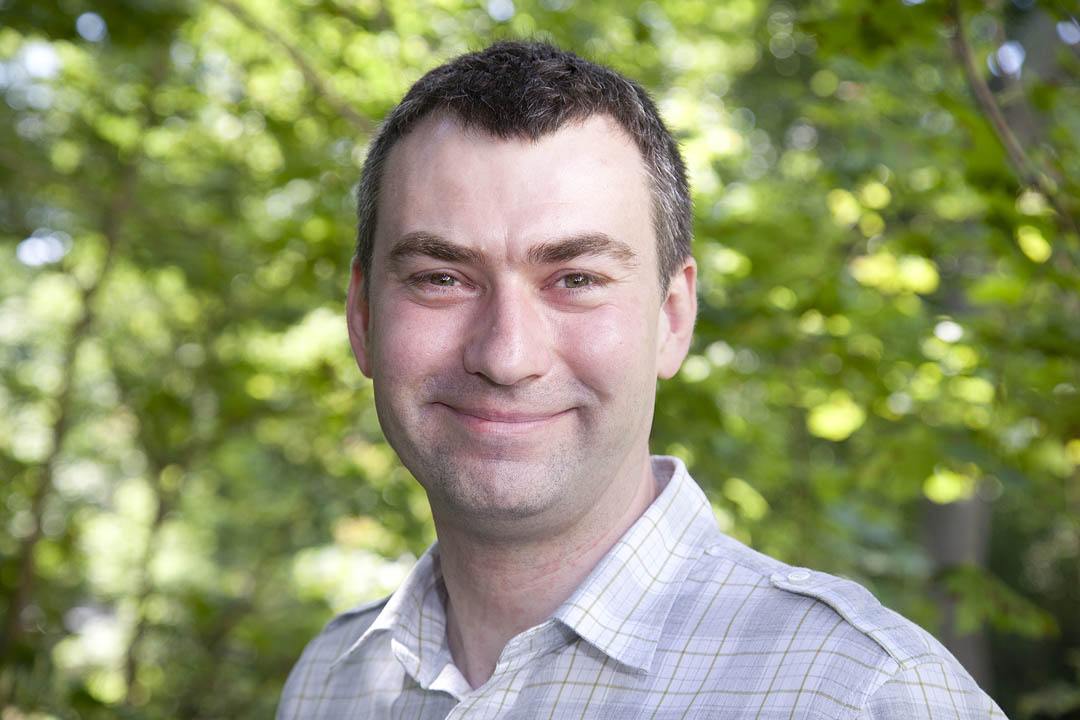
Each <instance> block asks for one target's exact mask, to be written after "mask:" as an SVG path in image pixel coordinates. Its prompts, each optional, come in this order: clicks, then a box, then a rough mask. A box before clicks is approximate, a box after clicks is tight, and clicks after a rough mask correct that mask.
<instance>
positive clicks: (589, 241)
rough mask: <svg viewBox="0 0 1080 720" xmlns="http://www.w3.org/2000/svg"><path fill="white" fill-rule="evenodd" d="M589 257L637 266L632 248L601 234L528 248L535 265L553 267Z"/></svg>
mask: <svg viewBox="0 0 1080 720" xmlns="http://www.w3.org/2000/svg"><path fill="white" fill-rule="evenodd" d="M591 255H607V256H608V257H611V258H612V259H614V260H618V261H619V262H621V263H622V264H623V265H626V266H627V267H636V266H637V253H636V252H634V249H633V248H631V247H630V246H629V245H628V244H626V243H625V242H623V241H622V240H616V239H615V238H613V237H611V236H610V235H607V234H605V233H601V232H596V233H585V234H583V235H573V236H571V237H568V238H561V239H559V240H552V241H550V242H546V243H541V244H540V245H536V246H534V247H532V248H529V253H528V259H529V262H531V263H535V264H537V265H554V264H556V263H562V262H566V261H567V260H573V259H575V258H579V257H586V256H591Z"/></svg>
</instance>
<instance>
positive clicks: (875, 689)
mask: <svg viewBox="0 0 1080 720" xmlns="http://www.w3.org/2000/svg"><path fill="white" fill-rule="evenodd" d="M685 594H686V595H687V596H688V597H687V600H688V601H689V602H690V603H691V605H692V606H696V607H699V608H700V607H708V608H709V610H708V611H707V612H706V614H705V616H702V618H701V624H700V626H699V627H702V628H709V629H707V630H705V633H706V634H707V635H710V636H712V637H713V638H714V640H719V641H720V642H722V643H723V644H724V645H726V649H725V650H724V652H725V653H731V654H734V655H735V656H742V657H743V658H744V659H745V662H744V663H743V666H745V665H746V664H747V663H751V664H757V665H760V666H761V667H760V668H758V671H759V672H761V673H765V674H766V675H768V676H771V677H774V678H778V679H781V678H782V679H783V681H785V682H790V683H792V684H793V686H794V687H797V688H800V692H803V691H804V689H812V691H813V692H814V693H816V694H817V695H818V696H820V697H822V698H828V699H829V703H830V704H831V705H833V706H834V707H832V709H831V710H829V712H828V713H827V715H826V716H832V717H841V716H847V717H853V718H854V717H858V718H864V717H865V718H901V717H904V718H912V717H914V718H918V717H928V716H936V715H938V714H939V713H938V710H940V709H943V708H948V709H949V715H948V716H950V717H952V716H959V717H965V718H966V717H975V716H976V715H977V716H979V717H1004V715H1003V714H1001V711H1000V710H998V709H997V706H996V705H994V704H993V702H992V701H991V700H990V699H989V698H988V697H987V696H986V695H985V693H983V692H982V691H981V690H980V689H979V687H978V685H977V684H976V683H975V682H974V680H972V679H971V677H970V675H968V673H967V672H966V671H965V670H964V669H963V667H961V665H960V664H959V663H958V662H957V661H956V659H955V658H953V656H952V655H951V654H950V653H949V651H948V650H946V649H945V648H944V646H942V645H941V643H939V642H938V641H937V640H936V639H935V638H934V637H933V636H932V635H930V634H929V633H928V632H926V631H925V630H923V629H922V628H921V627H919V626H918V625H916V624H915V623H913V622H911V621H909V620H907V619H906V618H904V617H902V616H900V615H899V614H897V613H895V612H893V611H892V610H889V609H888V608H886V607H884V606H883V605H882V604H881V603H880V602H878V600H877V599H876V598H875V597H874V596H873V595H872V594H871V593H870V592H869V591H868V590H866V588H864V587H862V586H861V585H859V584H857V583H854V582H851V581H850V580H844V579H842V578H839V577H836V576H833V575H829V574H828V573H822V572H816V571H813V570H808V569H806V568H798V567H792V566H790V565H786V564H784V563H782V562H780V561H778V560H775V559H773V558H770V557H768V556H766V555H763V554H761V553H758V552H756V551H754V550H752V549H750V548H748V547H746V546H745V545H743V544H742V543H739V542H738V541H736V540H734V539H732V538H729V537H726V536H723V535H716V536H714V537H713V538H710V540H709V542H707V543H706V544H705V546H704V548H703V553H702V555H701V557H700V559H699V560H698V562H697V563H696V566H695V568H694V569H693V571H692V572H691V573H690V576H689V578H688V582H687V585H686V587H685ZM916 701H918V703H921V704H920V705H918V706H917V707H916V706H915V705H913V703H916ZM964 708H966V709H968V710H970V712H969V713H968V712H962V709H964ZM995 713H996V714H995ZM808 716H809V715H808Z"/></svg>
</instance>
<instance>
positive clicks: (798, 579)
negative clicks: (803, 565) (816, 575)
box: [787, 570, 810, 585]
mask: <svg viewBox="0 0 1080 720" xmlns="http://www.w3.org/2000/svg"><path fill="white" fill-rule="evenodd" d="M809 580H810V572H809V571H808V570H792V571H791V572H789V573H788V576H787V581H788V582H789V583H791V584H792V585H805V584H806V583H807V582H808V581H809Z"/></svg>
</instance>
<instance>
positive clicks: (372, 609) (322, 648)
mask: <svg viewBox="0 0 1080 720" xmlns="http://www.w3.org/2000/svg"><path fill="white" fill-rule="evenodd" d="M390 597H391V596H389V595H388V596H386V597H383V598H379V599H378V600H373V601H371V602H368V603H364V604H363V605H357V606H356V607H354V608H351V609H349V610H346V611H345V612H343V613H341V614H340V615H337V616H335V617H334V618H333V619H332V620H330V622H328V623H327V624H326V625H325V626H324V627H323V629H322V632H320V633H319V634H318V635H316V636H315V637H314V638H313V639H312V640H311V642H309V643H308V644H307V647H306V648H304V652H303V654H302V655H301V656H300V660H299V662H297V667H296V668H294V669H293V672H294V673H295V672H296V670H297V669H298V668H299V667H300V666H301V665H304V664H306V663H309V662H312V661H315V662H325V663H333V662H334V661H335V660H337V659H338V658H339V657H341V655H342V654H343V653H344V652H345V651H346V650H348V649H349V646H351V645H352V644H353V643H354V642H356V641H357V640H359V639H360V638H361V637H362V636H363V634H364V633H365V632H367V630H368V628H369V627H371V624H372V623H373V622H375V618H377V617H378V616H379V613H380V612H382V609H383V608H384V607H385V606H386V603H387V601H389V599H390Z"/></svg>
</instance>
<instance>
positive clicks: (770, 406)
mask: <svg viewBox="0 0 1080 720" xmlns="http://www.w3.org/2000/svg"><path fill="white" fill-rule="evenodd" d="M1069 12H1070V11H1069V9H1068V8H1067V7H1066V6H1065V5H1063V4H1054V3H1047V4H1038V3H1036V2H1034V1H1033V0H987V1H986V2H981V1H980V2H968V1H966V0H964V1H962V2H955V3H954V2H939V1H938V0H925V2H920V1H919V0H903V1H902V0H809V1H805V2H798V3H791V4H789V3H786V2H783V1H781V0H777V1H775V2H774V1H770V0H718V1H712V0H710V1H708V2H706V1H705V0H656V1H652V0H649V1H646V2H636V1H614V0H488V1H487V2H486V3H475V2H466V1H465V0H409V1H406V0H301V1H295V0H288V1H287V0H258V1H256V0H210V1H204V2H197V1H195V0H189V1H182V0H114V1H111V2H109V1H105V0H100V1H97V2H92V1H91V0H32V1H30V2H27V1H25V0H0V93H2V95H3V102H0V181H2V185H0V188H2V194H0V255H2V260H0V620H2V626H0V718H2V720H26V719H30V718H34V719H37V720H42V719H45V718H114V717H115V718H147V719H150V718H266V717H270V716H271V714H272V713H273V710H274V708H275V706H276V703H277V696H278V693H279V691H280V688H281V685H282V683H283V681H284V679H285V676H286V674H287V673H288V670H289V668H290V667H291V665H292V663H293V662H294V661H295V659H296V658H297V656H298V655H299V653H300V650H301V648H302V647H303V645H304V643H305V642H306V641H307V640H308V639H309V638H310V637H312V636H313V635H314V634H315V633H316V632H317V631H318V630H319V629H320V627H321V626H322V625H323V624H324V623H325V622H326V621H327V620H328V619H329V618H330V617H331V616H332V614H333V613H335V612H337V611H340V610H343V609H345V608H347V607H349V606H351V605H354V604H356V603H359V602H361V601H364V600H367V599H370V598H373V597H375V596H378V595H380V594H384V593H386V592H388V591H390V590H392V589H393V588H394V587H395V586H396V585H397V584H398V582H399V581H400V580H401V578H402V577H403V575H404V573H405V572H406V571H407V569H408V568H409V567H410V563H411V562H412V561H413V559H414V557H415V556H416V555H418V554H419V553H420V552H422V551H423V549H424V548H425V547H426V545H427V544H428V543H429V542H430V541H431V540H432V539H433V531H432V527H431V523H430V515H429V512H428V510H427V504H426V501H425V498H424V496H423V494H422V493H421V492H420V490H419V489H418V487H417V486H416V484H415V483H414V481H413V480H412V479H411V478H410V477H409V475H408V473H407V472H406V471H405V470H404V469H403V468H401V466H400V465H399V464H398V462H397V460H396V458H395V456H394V454H393V452H392V451H391V450H390V449H389V447H387V445H386V444H385V442H384V441H383V439H382V436H381V434H380V432H379V428H378V423H377V420H376V417H375V412H374V408H373V405H372V401H371V398H372V395H371V386H370V384H369V383H368V381H366V380H365V379H364V378H363V377H362V376H361V375H360V373H359V371H358V370H357V369H356V367H355V365H354V362H353V359H352V357H351V355H350V351H349V348H348V343H347V341H346V333H345V326H344V322H343V304H344V298H345V287H346V282H347V271H348V264H349V258H350V252H351V243H352V238H353V234H354V225H353V209H352V205H353V197H352V188H353V185H354V184H355V182H356V180H357V176H358V170H359V167H360V164H361V162H362V160H363V157H364V153H365V147H366V143H367V142H368V140H369V138H370V136H371V133H372V130H373V128H374V127H376V125H377V123H378V122H379V120H380V118H381V117H382V116H383V115H384V114H385V113H386V112H387V111H388V110H389V109H390V108H391V107H392V106H393V104H394V103H395V102H396V101H397V100H398V99H399V98H400V96H401V94H402V93H403V92H404V90H405V89H406V88H407V87H408V85H409V84H410V83H411V82H413V81H414V80H416V79H417V78H418V77H419V76H420V75H421V74H422V73H423V72H424V71H425V70H427V69H430V68H431V67H433V66H435V65H436V64H438V63H439V62H441V61H443V60H446V59H448V58H450V57H452V56H454V55H456V54H458V53H461V52H463V51H467V50H470V49H478V48H480V47H482V46H484V45H485V44H487V43H488V42H490V41H491V40H492V39H495V38H500V37H522V36H525V37H539V38H547V39H551V40H554V41H555V42H556V43H558V44H560V45H563V46H565V47H568V48H570V49H574V50H576V51H578V52H580V53H583V54H585V55H587V56H589V57H592V58H594V59H597V60H600V61H602V62H605V63H608V64H610V65H612V66H614V67H616V68H618V69H620V70H622V71H623V72H625V73H626V74H628V75H630V76H632V77H634V78H637V79H639V80H640V81H641V82H642V83H643V84H645V85H646V86H647V87H648V88H650V89H651V90H652V92H653V93H654V94H655V97H656V99H657V101H658V103H659V104H660V106H661V108H662V111H663V113H664V115H665V117H666V119H667V121H668V123H669V125H670V126H671V128H672V129H673V131H674V132H675V134H676V135H677V136H678V138H679V140H680V142H681V144H682V147H683V149H684V151H685V154H686V157H687V160H688V163H689V167H690V171H691V177H692V184H693V187H694V191H695V198H696V208H695V230H696V241H695V243H696V247H695V252H696V254H697V257H698V261H699V263H700V268H701V299H702V305H701V314H700V319H699V323H698V332H697V337H696V340H695V343H694V345H693V347H692V349H691V355H690V357H689V358H688V360H687V361H686V364H685V366H684V368H683V370H682V372H681V373H680V374H679V375H678V376H677V377H676V378H675V379H673V380H670V381H667V382H665V383H663V384H662V386H661V390H660V393H659V399H658V411H657V416H656V426H655V433H654V451H657V452H666V453H672V454H675V455H678V456H681V457H683V458H684V459H685V460H686V461H687V462H688V464H689V465H690V469H691V471H692V472H693V474H694V476H695V477H696V478H697V480H698V481H699V482H700V483H702V485H703V486H705V488H706V489H707V491H708V493H709V495H710V497H711V498H712V500H713V502H714V505H715V508H716V514H717V517H718V518H719V520H720V522H721V524H722V526H723V528H724V529H725V530H726V531H727V532H729V533H731V534H733V535H735V536H736V537H739V538H740V539H743V540H745V541H747V542H749V543H751V544H752V545H753V546H754V547H756V548H758V549H760V550H762V551H764V552H767V553H770V554H773V555H775V556H777V557H779V558H782V559H783V560H785V561H788V562H790V563H794V564H801V565H809V566H813V567H815V568H819V569H822V570H827V571H830V572H833V573H838V574H842V575H845V576H848V577H851V578H854V579H856V580H858V581H859V582H862V583H864V584H866V585H867V586H868V587H870V588H871V589H872V590H873V591H874V592H875V593H877V594H878V595H879V597H881V598H882V599H883V601H884V602H885V603H886V604H888V605H890V606H891V607H893V608H895V609H897V610H899V611H900V612H902V613H904V614H906V615H908V616H909V617H911V618H913V619H915V620H916V621H918V622H919V623H921V624H923V625H924V626H926V627H928V628H930V629H931V630H933V631H934V632H936V633H937V634H938V635H939V636H940V637H942V638H944V639H945V640H946V642H947V643H948V644H949V645H950V647H952V648H953V649H954V651H955V652H956V654H957V655H958V656H960V657H961V659H962V660H963V661H964V662H965V664H967V666H968V667H969V669H970V670H971V671H972V672H973V673H974V674H975V675H976V676H977V677H978V678H979V679H980V681H981V682H982V683H983V684H984V686H986V687H987V688H988V689H990V690H991V692H992V694H993V695H994V696H995V697H996V698H997V699H998V700H999V702H1000V704H1001V705H1002V706H1003V708H1004V709H1005V710H1006V711H1007V712H1008V713H1009V714H1010V716H1012V717H1014V718H1066V717H1072V718H1076V717H1080V292H1078V290H1080V237H1078V235H1077V222H1078V219H1077V218H1078V206H1080V188H1078V178H1080V25H1077V22H1076V20H1075V18H1074V17H1073V16H1070V15H1069V14H1068V13H1069Z"/></svg>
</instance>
